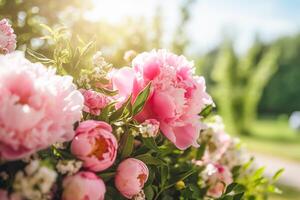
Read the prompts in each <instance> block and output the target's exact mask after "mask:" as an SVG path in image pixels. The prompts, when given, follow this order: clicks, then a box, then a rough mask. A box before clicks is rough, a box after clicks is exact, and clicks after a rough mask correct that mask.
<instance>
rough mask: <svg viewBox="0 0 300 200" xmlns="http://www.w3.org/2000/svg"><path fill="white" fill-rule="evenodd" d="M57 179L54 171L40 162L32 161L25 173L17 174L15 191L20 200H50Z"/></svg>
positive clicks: (14, 185)
mask: <svg viewBox="0 0 300 200" xmlns="http://www.w3.org/2000/svg"><path fill="white" fill-rule="evenodd" d="M56 177H57V174H56V172H55V171H54V170H51V169H49V168H48V167H46V166H42V165H41V164H40V162H39V161H38V160H32V161H31V162H30V163H29V164H28V165H27V166H26V167H25V169H24V171H18V172H17V174H16V176H15V180H14V183H13V189H14V191H15V194H16V195H18V196H20V197H21V198H20V199H37V200H44V199H49V198H50V197H49V192H50V190H51V188H52V186H53V184H54V182H55V181H56Z"/></svg>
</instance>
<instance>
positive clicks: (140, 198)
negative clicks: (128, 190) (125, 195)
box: [132, 190, 146, 200]
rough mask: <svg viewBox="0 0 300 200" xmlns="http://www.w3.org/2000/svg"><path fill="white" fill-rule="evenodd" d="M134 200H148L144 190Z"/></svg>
mask: <svg viewBox="0 0 300 200" xmlns="http://www.w3.org/2000/svg"><path fill="white" fill-rule="evenodd" d="M132 200H146V195H145V193H144V191H143V190H141V191H140V192H139V193H138V194H137V195H134V196H133V197H132Z"/></svg>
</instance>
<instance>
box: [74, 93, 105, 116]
mask: <svg viewBox="0 0 300 200" xmlns="http://www.w3.org/2000/svg"><path fill="white" fill-rule="evenodd" d="M80 91H81V93H82V95H83V97H84V108H83V110H84V111H85V112H88V113H91V114H93V115H100V111H101V109H102V108H104V107H105V106H107V105H108V104H109V102H110V100H109V98H108V97H107V96H105V95H104V94H100V93H97V92H95V91H92V90H84V89H82V90H80Z"/></svg>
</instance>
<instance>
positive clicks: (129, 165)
mask: <svg viewBox="0 0 300 200" xmlns="http://www.w3.org/2000/svg"><path fill="white" fill-rule="evenodd" d="M148 176H149V170H148V168H147V166H146V165H145V163H143V162H142V161H140V160H137V159H135V158H128V159H126V160H124V161H122V162H121V163H120V165H119V166H118V168H117V172H116V176H115V185H116V188H117V189H118V190H119V192H120V193H121V194H122V195H123V196H125V197H126V198H129V199H131V198H132V197H133V196H134V195H137V194H139V193H140V192H141V190H142V189H143V187H144V184H145V183H146V181H147V179H148Z"/></svg>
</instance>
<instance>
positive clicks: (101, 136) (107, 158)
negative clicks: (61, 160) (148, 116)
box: [71, 120, 118, 172]
mask: <svg viewBox="0 0 300 200" xmlns="http://www.w3.org/2000/svg"><path fill="white" fill-rule="evenodd" d="M111 132H112V128H111V126H110V125H109V124H107V123H105V122H101V121H93V120H88V121H84V122H82V123H80V124H79V126H78V128H77V129H76V137H75V138H74V140H73V141H72V144H71V152H72V154H74V155H75V156H76V157H77V158H79V159H80V160H82V161H83V167H85V168H86V169H89V170H91V171H95V172H100V171H103V170H105V169H107V168H109V167H110V166H111V165H112V164H113V163H114V162H115V160H116V156H117V148H118V143H117V140H116V138H115V136H114V135H113V134H112V133H111Z"/></svg>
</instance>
